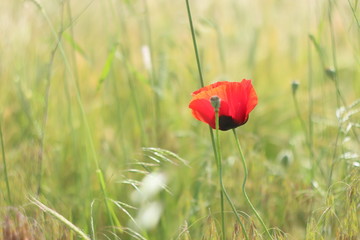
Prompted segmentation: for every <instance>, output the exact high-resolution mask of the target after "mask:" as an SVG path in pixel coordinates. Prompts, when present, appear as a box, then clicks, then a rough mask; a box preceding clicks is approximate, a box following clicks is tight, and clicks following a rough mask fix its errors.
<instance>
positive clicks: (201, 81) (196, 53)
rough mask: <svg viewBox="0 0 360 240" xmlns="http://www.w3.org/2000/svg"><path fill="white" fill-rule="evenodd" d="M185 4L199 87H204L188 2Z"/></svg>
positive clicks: (186, 0) (187, 0)
mask: <svg viewBox="0 0 360 240" xmlns="http://www.w3.org/2000/svg"><path fill="white" fill-rule="evenodd" d="M185 2H186V9H187V13H188V17H189V23H190V29H191V36H192V41H193V45H194V51H195V56H196V63H197V67H198V72H199V77H200V84H201V87H204V79H203V76H202V71H201V64H200V57H199V51H198V48H197V44H196V37H195V30H194V26H193V21H192V17H191V10H190V4H189V0H185Z"/></svg>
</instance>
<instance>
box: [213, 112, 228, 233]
mask: <svg viewBox="0 0 360 240" xmlns="http://www.w3.org/2000/svg"><path fill="white" fill-rule="evenodd" d="M215 126H216V130H215V135H216V144H215V148H216V154H215V159H216V163H217V168H218V175H219V184H220V189H221V190H220V206H221V228H222V239H223V240H226V234H225V233H226V232H225V216H224V188H223V186H224V184H223V177H222V163H221V153H220V139H219V107H218V108H216V109H215Z"/></svg>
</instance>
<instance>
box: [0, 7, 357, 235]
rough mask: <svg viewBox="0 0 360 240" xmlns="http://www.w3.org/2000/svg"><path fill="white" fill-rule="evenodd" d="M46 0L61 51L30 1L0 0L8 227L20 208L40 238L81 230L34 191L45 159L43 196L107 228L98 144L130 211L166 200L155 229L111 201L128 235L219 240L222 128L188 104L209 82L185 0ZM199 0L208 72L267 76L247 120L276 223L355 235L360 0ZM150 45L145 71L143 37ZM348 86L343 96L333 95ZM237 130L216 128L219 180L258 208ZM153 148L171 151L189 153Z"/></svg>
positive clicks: (253, 157) (265, 210)
mask: <svg viewBox="0 0 360 240" xmlns="http://www.w3.org/2000/svg"><path fill="white" fill-rule="evenodd" d="M38 3H39V6H41V8H42V9H43V10H44V11H45V13H46V15H47V16H48V17H49V21H50V22H51V24H52V25H53V27H54V31H55V33H56V34H57V35H58V36H59V37H61V42H60V44H61V47H62V48H63V50H64V55H62V54H61V52H60V50H59V49H57V48H56V46H57V39H56V38H54V34H53V33H52V32H51V28H50V26H49V23H48V22H47V21H46V19H45V18H44V15H43V14H42V13H41V11H40V10H39V8H38V7H37V6H36V4H34V2H32V1H1V2H0V32H2V33H3V38H1V39H0V49H1V51H0V59H1V61H0V116H1V119H0V121H1V126H2V133H3V139H4V150H5V153H6V164H7V173H8V178H9V187H10V190H11V200H12V205H9V204H8V196H7V190H6V181H5V174H3V173H4V167H5V165H3V161H1V162H2V165H1V168H0V170H1V178H2V179H1V181H0V189H1V191H0V206H1V208H0V216H1V218H2V219H4V223H2V225H3V226H7V225H6V224H7V223H10V222H13V223H15V222H16V221H17V220H16V218H19V217H16V216H15V218H14V220H12V221H10V220H9V221H7V220H5V219H7V217H6V216H8V218H9V217H12V216H13V212H12V211H13V209H14V208H15V209H18V210H16V211H18V212H19V213H21V212H22V215H24V216H27V217H28V218H30V219H33V221H31V222H30V226H32V227H30V228H29V229H30V230H31V229H33V232H34V234H37V236H38V237H37V238H36V237H35V239H41V238H45V239H61V238H60V237H61V236H65V237H64V238H65V239H75V236H74V235H71V234H69V233H68V232H67V231H65V230H64V229H63V228H61V227H58V225H59V223H56V220H55V219H51V217H50V216H46V215H42V214H41V213H40V210H37V208H36V207H35V206H34V205H29V203H30V201H29V200H28V197H29V196H34V195H36V194H37V188H38V174H39V159H40V158H42V161H43V167H42V169H43V177H42V192H41V194H40V195H39V196H38V197H39V198H40V199H42V200H43V201H42V202H43V203H44V204H45V203H46V205H47V206H48V207H49V208H51V209H54V210H56V212H58V213H60V214H61V215H63V216H64V217H65V218H66V219H68V220H70V221H71V222H72V223H73V224H75V225H76V226H78V227H80V228H81V229H83V231H84V232H86V233H88V234H89V235H90V234H91V224H90V219H91V218H92V219H93V223H94V228H95V236H96V237H97V239H105V237H104V235H108V236H112V234H111V232H112V231H113V229H112V228H111V227H109V226H110V222H109V220H108V217H107V216H106V207H105V205H104V198H103V194H102V192H101V186H100V184H99V181H98V177H97V173H96V171H95V170H96V166H94V165H95V163H94V161H93V160H92V158H93V157H96V158H97V159H98V161H99V167H100V169H102V170H103V174H104V177H105V183H106V187H107V191H108V193H109V197H111V198H112V199H113V200H115V201H119V202H121V203H124V204H128V205H131V206H134V207H136V208H135V209H134V208H132V207H130V206H127V207H126V206H124V205H121V206H122V207H123V208H125V209H127V210H126V211H128V213H129V214H131V216H133V219H134V221H138V222H141V219H140V217H139V216H140V213H141V212H143V211H142V210H145V209H147V207H148V206H154V205H151V204H150V203H154V202H156V203H159V204H160V206H161V211H160V213H159V214H160V216H161V218H160V220H159V222H158V223H157V224H156V227H154V228H152V229H148V230H146V229H141V226H136V224H135V225H134V223H133V221H132V220H131V218H130V217H129V216H128V215H127V214H126V213H125V212H124V209H120V208H118V206H116V205H115V204H114V205H113V208H114V209H115V210H116V213H117V216H118V218H119V220H120V223H121V224H122V226H124V227H125V228H124V229H123V230H124V231H123V233H120V232H117V233H118V234H119V236H121V237H122V238H123V239H131V237H130V235H131V234H132V235H136V234H135V232H137V234H141V235H142V236H144V237H145V238H146V239H202V238H203V239H217V238H218V236H220V235H221V234H220V222H219V221H220V212H219V208H218V205H219V204H218V202H219V200H220V199H218V194H217V193H218V186H217V180H216V177H217V175H216V172H215V164H214V161H215V160H214V157H213V155H212V147H211V140H210V138H209V136H208V128H207V126H205V125H204V124H203V123H200V122H197V121H196V120H195V119H193V118H192V116H191V113H190V110H189V109H188V107H187V106H188V102H189V100H190V93H191V92H192V91H194V90H196V89H197V88H199V81H198V74H197V68H196V62H195V57H194V54H193V47H192V41H191V35H190V31H189V24H188V19H187V15H186V6H185V2H184V1H175V2H174V1H171V2H170V1H165V0H158V1H154V0H144V1H135V0H133V1H110V0H109V1H68V0H65V1H50V2H49V1H39V2H38ZM145 4H146V5H147V8H146V7H145ZM190 4H191V6H192V14H193V18H194V19H193V21H194V26H195V29H196V34H197V39H198V47H199V51H200V58H201V62H202V66H203V73H204V79H205V82H206V84H209V83H211V82H214V81H218V80H229V81H240V80H241V79H243V78H248V79H253V84H254V86H255V88H256V90H257V93H258V96H259V105H258V106H257V108H256V109H255V110H254V112H253V113H252V114H251V116H250V120H249V122H248V123H247V124H246V125H244V126H242V127H241V128H239V129H238V130H237V131H238V134H239V136H240V141H241V144H242V145H243V149H244V151H245V155H246V157H247V160H248V165H249V166H248V167H249V179H248V183H247V191H248V194H249V196H250V198H251V199H252V201H253V203H254V205H255V206H256V208H257V209H258V210H259V212H260V213H261V215H262V216H263V217H264V218H265V220H266V222H267V223H268V225H269V226H270V227H273V228H276V229H277V228H278V229H281V231H283V232H285V233H286V235H284V236H283V237H282V238H283V239H334V238H336V239H359V238H360V236H359V230H358V229H359V227H360V226H359V217H360V214H359V213H360V210H359V206H360V189H359V186H360V185H359V179H360V178H359V165H360V163H359V160H360V159H359V154H360V151H359V149H360V148H359V134H360V133H358V132H359V124H360V122H359V111H360V105H359V103H358V102H356V101H359V96H360V81H359V79H360V66H359V65H360V31H359V24H358V21H357V19H359V17H360V12H359V11H360V10H359V9H360V7H359V3H358V1H357V0H349V1H323V0H317V1H298V2H289V1H281V0H272V1H267V2H260V1H233V0H225V1H190ZM330 4H331V8H330ZM329 16H331V24H330V20H329V19H330V18H329ZM330 27H331V28H332V31H333V36H334V41H332V40H331V28H330ZM149 34H150V35H149ZM149 37H150V38H151V40H149ZM150 43H151V46H150V50H151V54H152V58H151V59H152V68H151V69H148V68H147V67H146V65H145V64H144V63H143V56H142V50H141V49H142V47H143V46H144V45H149V44H150ZM52 53H54V58H53V60H51V58H52ZM334 55H335V59H336V63H335V62H334ZM64 56H65V57H66V59H65V57H64ZM51 61H53V62H52V64H51ZM67 65H68V66H67ZM326 69H327V71H326ZM331 69H334V71H335V72H334V71H333V70H331ZM334 74H335V76H336V79H334ZM293 80H297V81H298V82H299V83H300V85H299V88H298V90H297V92H296V99H297V101H298V102H299V106H300V113H301V115H302V116H303V119H304V120H305V123H306V124H305V125H306V127H307V128H306V131H307V132H306V133H305V132H304V130H303V128H302V126H301V123H300V121H299V119H298V118H297V115H296V110H295V106H294V104H293V99H292V92H291V82H292V81H293ZM335 81H336V82H335ZM48 82H50V85H49V95H48V100H46V99H47V95H46V94H47V83H48ZM77 89H79V93H80V94H79V96H80V97H81V102H82V105H83V108H84V112H85V117H86V119H87V122H88V124H89V129H90V133H91V138H92V141H93V144H94V146H93V147H92V146H91V143H90V142H89V136H88V133H87V129H86V126H85V125H84V121H83V119H82V118H83V116H82V110H81V106H80V105H79V101H78V99H77ZM339 92H340V94H341V96H342V97H343V99H344V102H345V103H346V105H345V103H344V102H341V101H338V100H337V94H338V93H339ZM309 94H311V95H309ZM47 101H48V102H47ZM352 103H354V106H352V105H351V104H352ZM341 107H343V108H341ZM310 113H311V114H310ZM44 116H46V119H47V120H46V121H44ZM309 121H310V122H309ZM310 123H311V124H310ZM310 126H312V130H311V131H312V143H311V144H312V145H311V147H312V149H313V155H312V156H311V155H310V154H309V148H308V146H307V145H306V136H307V134H309V132H308V131H310V130H309V129H310ZM229 135H231V134H230V133H228V132H224V133H221V139H222V143H221V145H222V152H223V156H224V163H223V165H224V166H223V167H224V183H225V185H226V188H227V190H228V192H229V194H230V196H231V197H232V199H233V201H234V202H235V204H236V206H237V208H238V210H239V211H243V212H245V213H247V214H250V213H251V211H250V209H249V207H248V206H247V205H246V202H245V201H244V199H243V198H242V195H241V189H240V187H239V186H240V184H241V180H242V177H243V172H242V171H243V170H242V168H241V164H240V159H239V156H238V155H237V152H236V145H235V142H234V141H233V140H232V136H229ZM42 136H44V140H43V143H42ZM142 147H155V148H157V149H158V148H159V149H165V150H168V151H171V152H174V153H176V156H179V157H181V159H185V160H186V161H187V163H188V164H189V166H187V164H184V163H182V161H179V160H178V159H177V158H176V157H174V156H175V155H166V156H165V157H161V156H159V155H156V154H155V155H154V153H152V154H149V152H146V150H145V152H144V150H143V148H142ZM92 148H93V150H95V156H93V154H94V153H92ZM41 154H42V157H40V156H41ZM149 155H150V156H149ZM314 166H316V167H315V168H314V169H312V168H313V167H314ZM331 168H333V172H332V177H331V181H329V179H330V172H331V171H330V169H331ZM312 171H314V172H313V175H312ZM150 173H161V174H164V176H166V178H165V179H166V180H164V181H165V183H164V184H165V185H166V187H165V186H164V185H161V187H160V190H157V191H155V193H154V194H153V195H151V196H150V197H149V198H148V199H146V201H145V200H144V201H137V200H136V199H134V193H133V192H134V191H136V188H141V186H143V185H144V183H142V182H141V181H142V179H144V178H145V176H149V175H150ZM124 182H126V183H131V184H125V183H124ZM329 182H330V185H329ZM154 184H155V183H154ZM155 185H156V184H155ZM164 187H165V189H166V190H161V189H163V188H164ZM93 201H94V202H93ZM92 203H93V205H92ZM156 206H157V205H156ZM226 210H227V211H228V213H227V214H226V218H227V222H228V223H229V225H228V226H227V235H228V236H230V235H231V234H232V235H233V236H236V235H237V233H236V227H234V225H235V222H236V221H235V218H234V216H233V215H232V214H231V212H230V208H228V209H226ZM153 214H157V212H155V213H153ZM153 216H155V215H153ZM250 217H251V218H245V220H244V221H245V223H246V226H248V229H249V231H254V232H255V233H254V239H259V238H260V237H261V232H258V231H259V230H258V229H260V227H259V223H257V222H256V221H255V219H254V216H252V215H251V216H250ZM154 219H155V217H154ZM252 221H254V223H253V222H252ZM49 223H50V224H49ZM253 224H255V225H253ZM13 225H14V227H16V226H17V225H16V224H13ZM138 225H139V224H138ZM254 226H256V227H257V228H254ZM181 232H183V233H184V234H180V233H181ZM277 234H279V237H278V238H279V239H281V237H280V232H277ZM3 236H5V235H4V230H3ZM3 238H4V239H6V238H5V237H3ZM136 238H139V237H136V236H133V237H132V239H136ZM233 238H234V237H233ZM139 239H140V238H139ZM234 239H236V238H234Z"/></svg>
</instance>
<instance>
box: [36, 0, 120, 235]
mask: <svg viewBox="0 0 360 240" xmlns="http://www.w3.org/2000/svg"><path fill="white" fill-rule="evenodd" d="M31 1H32V2H33V3H34V4H35V5H36V6H37V7H38V9H39V10H40V12H41V14H42V15H43V17H44V18H45V20H46V22H47V23H48V25H49V27H50V30H51V33H52V34H53V36H54V38H55V39H56V40H57V42H58V43H59V44H58V47H59V51H60V53H61V55H62V57H63V59H64V64H65V67H66V70H67V71H68V72H69V73H70V76H71V78H72V79H75V77H74V73H73V71H72V70H71V67H70V64H69V60H68V58H67V56H66V53H65V50H64V48H63V46H62V43H61V41H60V39H59V37H58V35H57V34H56V31H55V29H54V26H53V24H52V23H51V21H50V18H49V16H48V14H47V13H46V11H45V9H44V8H43V7H42V6H41V5H40V3H39V2H37V1H36V0H31ZM75 86H76V85H75ZM75 90H76V100H77V102H78V104H79V107H80V111H81V116H82V120H83V123H84V125H85V130H86V133H87V138H88V141H89V145H90V149H91V153H92V156H93V159H94V162H95V167H96V172H97V176H98V180H99V183H100V186H101V189H102V192H103V197H104V201H105V204H106V210H107V215H108V217H109V220H110V222H111V223H112V225H113V223H115V224H116V226H117V227H118V228H119V229H121V227H122V226H121V224H120V221H119V220H118V218H117V216H116V214H115V211H114V210H113V208H112V205H110V204H109V199H108V196H107V193H106V187H105V186H106V185H105V180H104V176H103V174H102V170H101V169H100V165H99V161H98V158H97V154H96V150H95V145H94V142H93V139H92V135H91V130H90V126H89V123H88V121H87V117H86V113H85V109H84V106H83V103H82V100H81V96H80V90H79V88H78V87H77V86H76V87H75ZM99 172H100V174H99ZM113 227H115V226H114V225H113ZM114 229H115V228H114Z"/></svg>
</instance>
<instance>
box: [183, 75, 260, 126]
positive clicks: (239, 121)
mask: <svg viewBox="0 0 360 240" xmlns="http://www.w3.org/2000/svg"><path fill="white" fill-rule="evenodd" d="M192 96H193V98H192V100H191V102H190V104H189V108H191V109H192V114H193V116H194V117H195V118H196V119H197V120H199V121H202V122H205V123H207V124H209V125H210V126H211V127H212V128H214V129H215V110H214V107H213V106H212V105H211V102H210V98H211V97H213V96H217V97H219V99H220V109H219V129H220V130H223V131H226V130H229V129H233V128H236V127H238V126H241V125H243V124H245V123H246V122H247V120H248V118H249V114H250V112H251V111H252V110H253V109H254V108H255V106H256V104H257V102H258V98H257V96H256V92H255V89H254V88H253V85H252V84H251V80H246V79H243V80H242V81H241V82H226V81H222V82H216V83H213V84H210V85H208V86H206V87H203V88H200V89H199V90H197V91H195V92H193V93H192Z"/></svg>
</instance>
